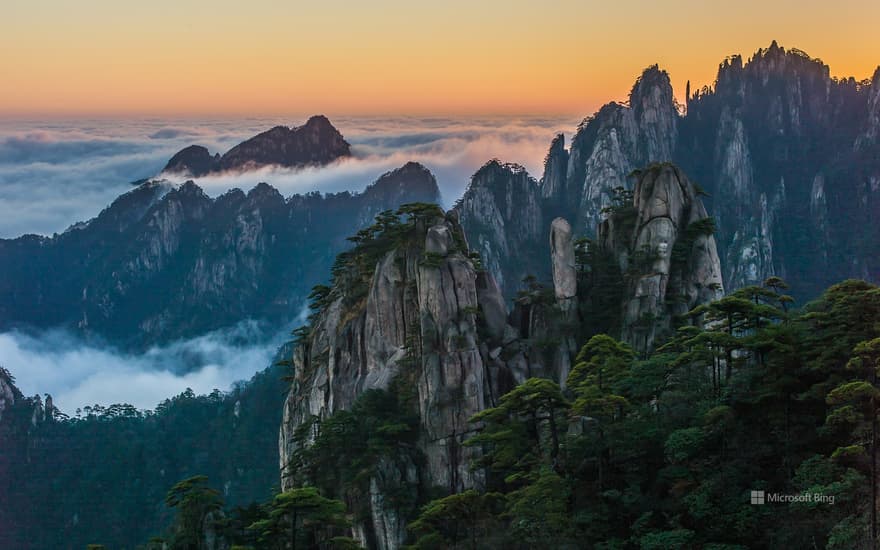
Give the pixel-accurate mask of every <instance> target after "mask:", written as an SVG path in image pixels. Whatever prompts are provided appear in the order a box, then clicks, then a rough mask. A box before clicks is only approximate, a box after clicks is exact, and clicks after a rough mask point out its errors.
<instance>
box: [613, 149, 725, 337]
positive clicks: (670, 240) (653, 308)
mask: <svg viewBox="0 0 880 550" xmlns="http://www.w3.org/2000/svg"><path fill="white" fill-rule="evenodd" d="M714 229H715V226H714V223H713V221H712V219H711V218H709V215H708V214H707V212H706V208H705V207H704V206H703V203H702V201H701V200H700V199H699V197H698V192H697V189H696V188H695V187H694V184H693V183H692V182H691V181H690V180H689V179H688V178H687V176H686V175H685V174H684V173H683V172H682V171H681V170H680V169H679V168H677V167H676V166H673V165H671V164H668V163H663V164H654V165H652V166H650V167H648V168H647V169H645V170H641V171H639V176H638V179H637V181H636V184H635V191H634V194H633V205H632V207H629V208H627V207H623V208H619V209H616V210H615V212H613V214H612V215H611V216H610V217H609V218H608V219H607V220H605V221H604V222H603V223H602V225H601V226H600V227H599V245H598V246H599V249H600V250H601V252H602V253H605V254H609V255H610V256H611V257H612V258H614V259H615V260H616V262H617V265H618V266H619V268H620V271H621V273H622V274H623V278H624V281H625V286H624V293H623V300H622V303H623V314H622V322H621V339H622V340H624V341H626V342H627V343H629V344H630V345H631V346H633V348H634V349H636V350H637V351H641V352H643V353H646V354H647V353H648V352H649V351H650V350H651V349H653V348H654V344H655V342H656V341H658V340H662V339H663V338H665V337H668V336H671V335H672V332H673V328H674V324H675V322H676V319H679V318H680V317H681V316H683V315H684V314H685V313H687V312H688V311H690V310H691V309H693V308H694V307H696V306H697V305H699V304H705V303H708V302H711V301H713V300H717V299H719V298H721V297H722V296H723V295H724V286H723V283H722V277H721V262H720V261H719V258H718V252H717V250H716V246H715V238H714V237H713V232H714Z"/></svg>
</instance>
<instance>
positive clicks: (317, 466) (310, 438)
mask: <svg viewBox="0 0 880 550" xmlns="http://www.w3.org/2000/svg"><path fill="white" fill-rule="evenodd" d="M401 389H402V388H401V387H400V385H396V384H393V385H392V391H383V390H368V391H366V392H364V393H363V394H361V395H360V397H358V399H357V401H355V403H354V404H353V405H352V407H351V409H350V410H347V411H338V412H336V413H335V414H333V415H331V416H330V417H328V418H326V419H324V420H323V421H318V419H317V418H315V419H313V420H312V422H310V423H306V424H304V425H303V426H301V427H300V430H299V431H298V432H297V433H296V434H295V437H294V439H295V440H296V441H295V442H296V447H297V450H296V451H295V452H294V453H293V456H292V458H291V461H290V463H289V465H288V468H287V472H286V475H289V476H292V481H293V483H294V484H295V485H297V486H306V485H312V486H315V487H317V488H319V489H320V490H321V492H322V493H323V494H325V495H328V496H331V497H334V498H344V499H346V500H358V496H360V497H363V495H367V494H368V493H369V482H370V478H371V477H372V476H373V475H374V474H375V472H376V469H377V468H378V467H379V465H380V463H382V462H383V461H390V462H392V463H394V462H395V461H398V460H401V459H402V458H403V457H408V458H409V459H410V460H412V461H414V462H418V461H420V460H421V457H420V456H419V455H418V453H417V451H416V449H415V445H414V444H415V438H416V437H417V435H418V431H417V428H418V421H419V419H418V415H417V414H415V413H414V412H412V411H411V410H410V409H409V407H408V404H407V400H406V399H405V396H403V395H401ZM389 498H390V500H391V501H392V502H394V503H395V504H397V505H398V506H399V508H400V510H401V511H402V512H403V513H404V514H407V513H413V512H414V511H415V508H416V506H417V499H418V494H417V493H415V494H413V492H411V491H400V492H399V493H397V494H392V495H389ZM359 501H360V502H361V504H362V505H363V506H366V504H368V503H367V502H366V501H365V500H364V499H363V498H360V499H359ZM353 511H354V512H355V514H356V515H358V516H364V515H366V514H368V510H367V509H366V508H358V509H355V510H353Z"/></svg>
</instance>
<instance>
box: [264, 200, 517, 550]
mask: <svg viewBox="0 0 880 550" xmlns="http://www.w3.org/2000/svg"><path fill="white" fill-rule="evenodd" d="M409 231H410V234H411V235H414V236H415V237H414V238H415V239H416V241H415V242H414V243H412V244H409V245H404V244H399V245H396V246H393V247H392V248H390V249H389V250H387V251H386V252H384V253H383V254H382V255H381V258H380V259H379V260H378V262H377V265H376V266H375V270H374V272H373V274H372V276H371V278H370V282H369V290H368V292H367V293H366V296H365V297H364V298H363V299H361V300H359V301H355V302H352V301H351V294H352V292H353V291H351V290H349V289H346V288H344V286H343V285H342V283H341V282H337V283H336V285H335V286H334V287H333V290H332V292H331V293H330V296H331V297H333V299H332V301H331V302H330V303H328V304H327V305H326V306H325V307H324V308H323V309H322V311H321V312H320V314H319V315H318V317H317V319H316V320H315V321H314V323H313V325H312V328H311V331H310V335H309V337H308V339H307V340H306V341H305V342H304V343H303V344H301V345H300V346H298V347H297V349H296V350H295V352H294V356H293V363H294V369H295V372H296V377H295V380H294V382H293V385H292V387H291V391H290V394H289V396H288V398H287V401H286V403H285V406H284V415H283V421H282V426H281V431H280V441H279V445H280V455H281V467H282V472H283V473H282V487H283V488H288V487H289V485H290V476H289V474H291V472H288V471H287V470H286V468H287V465H288V463H289V462H290V458H291V456H292V455H293V453H294V451H295V450H296V445H297V442H296V441H297V440H296V438H295V434H296V433H297V429H298V428H299V427H300V426H302V425H303V424H305V423H306V422H308V421H310V419H314V418H316V419H318V422H319V424H318V425H319V426H320V421H321V420H323V419H326V418H327V417H328V416H330V415H331V414H333V413H334V412H337V411H340V410H346V409H349V408H350V407H351V406H352V404H353V403H354V402H355V400H356V399H357V398H358V396H359V395H361V394H362V393H363V392H365V391H367V390H370V389H388V388H389V386H390V385H391V384H392V383H393V382H394V381H395V380H397V379H404V380H405V381H406V383H405V385H406V386H408V387H412V388H413V389H414V391H415V392H416V399H415V402H416V403H417V408H418V411H417V412H418V417H419V419H420V421H419V438H418V449H419V451H420V454H421V456H422V457H424V462H425V464H424V466H423V467H422V468H419V469H418V470H416V468H415V465H413V464H411V463H410V462H408V461H403V465H402V466H401V464H400V462H401V461H399V460H397V461H390V460H388V461H386V462H383V465H380V467H378V468H377V473H376V474H375V475H374V477H373V478H372V479H371V480H370V487H371V489H370V502H369V508H370V511H371V520H370V521H369V522H368V523H366V524H364V525H360V526H358V527H357V528H356V529H355V533H356V534H358V533H360V535H359V536H361V537H365V538H366V539H368V540H370V541H375V544H376V546H377V547H378V548H383V549H386V548H399V547H400V545H401V544H402V542H403V540H404V538H405V536H406V531H405V521H404V518H401V517H399V516H398V515H397V513H396V511H395V510H394V508H393V507H391V506H386V505H385V504H384V503H385V501H386V495H387V494H388V493H389V492H392V491H398V492H399V491H401V490H403V491H417V490H418V488H419V487H436V488H440V489H442V490H445V491H450V492H452V491H461V490H465V489H468V488H473V487H478V486H479V485H480V484H481V483H482V480H481V479H479V477H478V476H477V475H476V474H475V473H474V472H472V471H471V469H470V467H469V464H470V460H471V458H473V457H474V456H475V455H474V453H475V452H476V450H475V449H472V448H469V447H464V446H462V442H463V440H464V439H465V437H466V436H467V434H468V433H469V432H470V431H471V429H472V427H471V426H470V425H469V424H468V419H469V418H470V417H471V416H473V415H474V414H476V413H477V412H479V411H481V410H483V409H484V408H486V407H487V406H491V405H493V404H494V403H495V400H496V399H497V397H498V396H499V395H500V393H501V392H502V391H506V390H507V389H508V388H509V387H510V377H509V375H507V374H506V372H505V369H504V368H503V366H501V364H500V362H499V361H496V360H495V359H493V356H492V354H491V353H490V352H489V347H488V346H489V344H490V342H491V341H492V339H491V338H490V339H489V340H483V339H481V338H480V336H479V334H480V331H481V330H482V329H480V328H479V327H481V326H482V327H484V328H485V329H486V331H487V333H489V334H492V333H495V334H499V333H503V332H504V326H503V323H504V320H503V318H499V317H498V314H499V311H498V310H499V308H500V307H503V301H502V298H501V296H500V292H499V291H498V288H497V286H496V285H495V283H494V281H493V280H492V278H491V276H490V275H488V274H487V273H486V272H483V271H479V270H477V268H475V266H474V264H473V262H472V261H471V259H470V258H469V255H468V250H467V248H466V244H465V241H464V238H463V234H462V230H461V227H460V226H459V224H458V222H457V219H456V216H455V215H454V214H449V215H446V216H443V215H442V212H439V211H438V213H437V214H432V215H429V216H427V217H424V218H419V219H418V220H416V221H414V225H413V227H412V228H411V229H410V230H409ZM482 311H484V312H485V313H486V315H485V320H483V316H482V315H480V312H482ZM492 325H495V326H492ZM499 325H501V326H499ZM495 356H496V357H497V352H496V354H495ZM318 429H320V428H318ZM364 533H369V535H366V534H364Z"/></svg>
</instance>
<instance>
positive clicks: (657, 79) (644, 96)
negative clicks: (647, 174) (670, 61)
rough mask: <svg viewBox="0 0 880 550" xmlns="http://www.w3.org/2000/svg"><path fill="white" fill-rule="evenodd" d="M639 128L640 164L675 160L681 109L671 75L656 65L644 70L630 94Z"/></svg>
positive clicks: (630, 102) (630, 101) (631, 104)
mask: <svg viewBox="0 0 880 550" xmlns="http://www.w3.org/2000/svg"><path fill="white" fill-rule="evenodd" d="M629 104H630V108H631V109H632V110H633V113H634V115H635V121H636V125H637V126H638V128H639V141H638V145H639V152H640V156H639V161H640V164H643V165H644V164H648V163H651V162H663V161H669V160H672V153H673V152H674V151H675V143H676V140H677V139H678V131H677V123H678V112H677V111H676V108H675V100H674V99H673V96H672V83H671V82H670V80H669V74H668V73H667V72H666V71H664V70H661V69H660V68H659V67H658V66H657V65H652V66H650V67H648V68H647V69H645V71H644V72H643V73H642V75H641V76H640V77H639V78H638V79H637V80H636V83H635V84H634V85H633V87H632V91H631V92H630V95H629Z"/></svg>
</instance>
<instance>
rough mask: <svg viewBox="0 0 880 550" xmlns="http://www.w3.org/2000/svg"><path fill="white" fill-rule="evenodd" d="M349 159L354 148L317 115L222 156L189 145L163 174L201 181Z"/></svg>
mask: <svg viewBox="0 0 880 550" xmlns="http://www.w3.org/2000/svg"><path fill="white" fill-rule="evenodd" d="M350 155H351V146H350V145H349V144H348V142H347V141H345V138H343V137H342V134H341V133H339V130H337V129H336V128H335V127H334V126H333V124H332V123H331V122H330V120H329V119H328V118H327V117H325V116H323V115H317V116H313V117H311V118H309V119H308V121H306V123H305V124H303V125H302V126H297V127H293V128H289V127H287V126H275V127H274V128H271V129H269V130H267V131H265V132H262V133H260V134H257V135H256V136H254V137H252V138H250V139H247V140H245V141H243V142H241V143H239V144H238V145H236V146H235V147H233V148H232V149H230V150H229V151H227V152H226V153H225V154H224V155H222V156H220V154H215V155H213V156H212V155H211V153H210V152H209V151H208V149H206V148H205V147H202V146H201V145H190V146H188V147H185V148H183V149H181V150H180V151H179V152H177V153H176V154H175V155H174V156H173V157H171V160H169V161H168V164H166V165H165V168H164V170H163V172H168V173H175V174H183V175H188V176H191V177H202V176H205V175H208V174H210V173H214V172H220V171H225V170H252V169H256V168H260V167H262V166H281V167H284V168H301V167H304V166H320V165H324V164H328V163H330V162H333V161H334V160H337V159H339V158H343V157H347V156H350Z"/></svg>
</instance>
